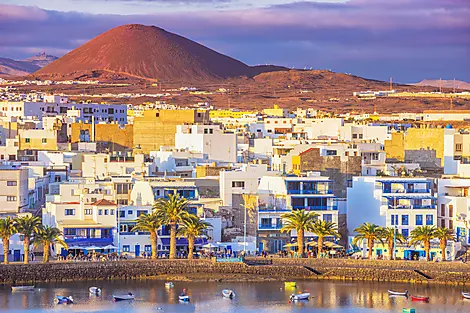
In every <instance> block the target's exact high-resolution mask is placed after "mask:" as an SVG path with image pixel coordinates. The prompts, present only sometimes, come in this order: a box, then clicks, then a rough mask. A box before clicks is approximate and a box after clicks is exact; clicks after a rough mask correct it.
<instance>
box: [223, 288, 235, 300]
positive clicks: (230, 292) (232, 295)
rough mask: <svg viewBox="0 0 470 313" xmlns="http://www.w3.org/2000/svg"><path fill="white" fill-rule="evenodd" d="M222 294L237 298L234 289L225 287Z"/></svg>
mask: <svg viewBox="0 0 470 313" xmlns="http://www.w3.org/2000/svg"><path fill="white" fill-rule="evenodd" d="M222 295H223V296H224V297H225V298H229V299H233V298H235V292H233V290H230V289H224V290H222Z"/></svg>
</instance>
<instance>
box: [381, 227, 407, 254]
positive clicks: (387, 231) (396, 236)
mask: <svg viewBox="0 0 470 313" xmlns="http://www.w3.org/2000/svg"><path fill="white" fill-rule="evenodd" d="M395 232H396V233H395ZM382 238H383V239H384V240H385V241H386V242H387V245H388V258H389V260H393V251H394V250H395V240H396V241H398V242H400V243H404V242H405V241H406V239H405V237H404V236H403V235H402V234H401V233H399V232H398V231H397V230H396V229H395V228H393V227H385V228H382Z"/></svg>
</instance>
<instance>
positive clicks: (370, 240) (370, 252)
mask: <svg viewBox="0 0 470 313" xmlns="http://www.w3.org/2000/svg"><path fill="white" fill-rule="evenodd" d="M367 247H368V248H369V260H372V249H374V240H373V239H367Z"/></svg>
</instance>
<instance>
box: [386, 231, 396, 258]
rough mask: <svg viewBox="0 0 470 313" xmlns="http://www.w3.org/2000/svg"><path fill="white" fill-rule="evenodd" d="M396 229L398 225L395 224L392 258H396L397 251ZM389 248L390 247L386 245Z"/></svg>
mask: <svg viewBox="0 0 470 313" xmlns="http://www.w3.org/2000/svg"><path fill="white" fill-rule="evenodd" d="M397 231H398V226H397V225H395V230H394V232H393V251H392V252H393V259H394V260H395V259H396V255H395V254H396V251H397ZM388 248H389V249H390V247H388Z"/></svg>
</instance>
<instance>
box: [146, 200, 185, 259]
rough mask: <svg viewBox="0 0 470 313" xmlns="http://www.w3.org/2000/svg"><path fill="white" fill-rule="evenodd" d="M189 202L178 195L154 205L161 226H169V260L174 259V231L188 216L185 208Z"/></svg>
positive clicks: (158, 201)
mask: <svg viewBox="0 0 470 313" xmlns="http://www.w3.org/2000/svg"><path fill="white" fill-rule="evenodd" d="M188 203H189V201H188V200H186V199H185V198H182V197H180V196H179V195H178V194H174V195H172V194H170V195H169V196H168V198H160V199H158V200H157V202H156V203H155V205H154V209H155V214H156V216H157V219H158V221H159V222H160V223H161V224H162V225H169V226H170V259H175V258H176V229H177V226H178V225H179V224H181V223H183V221H184V219H185V218H186V217H187V216H188V214H189V213H188V212H187V211H186V207H187V205H188Z"/></svg>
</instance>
